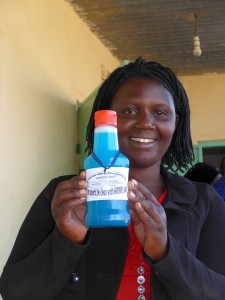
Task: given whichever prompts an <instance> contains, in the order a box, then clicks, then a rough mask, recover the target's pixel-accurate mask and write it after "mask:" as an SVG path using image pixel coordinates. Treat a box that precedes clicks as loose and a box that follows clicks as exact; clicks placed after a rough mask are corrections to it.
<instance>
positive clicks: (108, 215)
mask: <svg viewBox="0 0 225 300" xmlns="http://www.w3.org/2000/svg"><path fill="white" fill-rule="evenodd" d="M94 118H95V130H94V147H93V152H92V154H91V155H90V156H88V157H87V158H86V159H85V160H84V168H85V170H86V180H87V203H86V215H85V222H86V224H87V225H88V226H89V227H92V228H94V227H121V226H122V227H124V226H128V225H129V223H130V214H129V211H128V199H127V184H128V172H129V160H128V158H127V157H126V156H124V155H123V154H122V153H121V152H120V151H119V144H118V135H117V127H116V126H117V116H116V112H115V111H112V110H99V111H97V112H95V116H94Z"/></svg>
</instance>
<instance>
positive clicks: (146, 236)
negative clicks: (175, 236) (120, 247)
mask: <svg viewBox="0 0 225 300" xmlns="http://www.w3.org/2000/svg"><path fill="white" fill-rule="evenodd" d="M128 199H129V200H130V203H129V210H130V214H131V219H132V222H133V226H134V232H135V234H136V236H137V238H138V240H139V242H140V243H141V244H142V246H143V249H144V251H145V253H146V254H147V255H148V256H149V257H150V258H151V259H152V260H154V261H155V262H157V261H160V260H161V259H163V258H164V257H165V256H166V254H167V247H168V240H167V225H166V213H165V211H164V209H163V207H162V205H161V204H160V203H159V202H158V201H157V199H156V198H155V197H154V195H153V194H152V193H151V192H150V191H149V190H148V189H147V188H146V187H144V186H143V185H142V184H141V183H139V182H137V181H136V180H131V181H129V192H128Z"/></svg>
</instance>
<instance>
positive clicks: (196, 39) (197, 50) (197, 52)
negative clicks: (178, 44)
mask: <svg viewBox="0 0 225 300" xmlns="http://www.w3.org/2000/svg"><path fill="white" fill-rule="evenodd" d="M194 18H195V34H194V49H193V55H194V56H196V57H199V56H200V55H201V54H202V49H201V47H200V40H199V36H198V33H197V23H198V16H197V14H196V13H194Z"/></svg>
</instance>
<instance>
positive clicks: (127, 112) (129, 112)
mask: <svg viewBox="0 0 225 300" xmlns="http://www.w3.org/2000/svg"><path fill="white" fill-rule="evenodd" d="M123 114H125V115H127V116H133V115H136V114H137V111H136V110H135V109H133V108H126V109H124V110H123Z"/></svg>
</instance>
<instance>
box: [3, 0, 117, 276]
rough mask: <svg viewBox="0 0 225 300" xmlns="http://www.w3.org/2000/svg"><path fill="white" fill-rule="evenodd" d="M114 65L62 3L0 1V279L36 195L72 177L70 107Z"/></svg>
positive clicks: (59, 0) (72, 109) (56, 0)
mask: <svg viewBox="0 0 225 300" xmlns="http://www.w3.org/2000/svg"><path fill="white" fill-rule="evenodd" d="M118 65H119V61H118V60H117V59H115V57H113V56H112V54H111V53H110V52H109V51H108V50H107V49H106V48H105V47H104V46H103V45H102V44H101V43H100V41H99V40H98V39H97V38H96V37H95V36H94V35H93V34H92V32H91V31H90V30H89V29H88V27H87V26H86V25H85V24H84V23H83V21H81V20H80V18H79V17H78V16H77V15H76V13H75V12H74V10H73V8H72V7H71V6H70V4H69V3H68V2H66V1H64V0H35V1H30V0H1V1H0V166H1V167H0V195H1V196H0V204H1V218H0V238H1V247H0V273H1V271H2V268H3V265H4V264H5V262H6V260H7V258H8V255H9V253H10V250H11V248H12V245H13V242H14V240H15V237H16V235H17V232H18V230H19V227H20V225H21V223H22V221H23V219H24V217H25V215H26V213H27V211H28V209H29V208H30V206H31V204H32V203H33V201H34V199H35V198H36V196H37V195H38V194H39V192H40V191H41V190H42V189H43V188H44V187H45V185H46V184H47V183H48V181H49V180H50V179H51V178H53V177H55V176H59V175H63V174H73V173H75V172H76V171H77V168H76V165H77V161H76V154H75V145H76V142H77V134H76V133H77V132H76V109H75V104H76V101H77V100H79V101H82V100H83V99H85V98H86V96H87V95H89V94H90V92H91V91H92V90H93V89H94V88H95V87H96V86H97V85H99V84H100V82H101V80H102V79H101V76H102V68H104V70H107V71H111V70H112V69H114V68H115V67H117V66H118Z"/></svg>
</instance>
